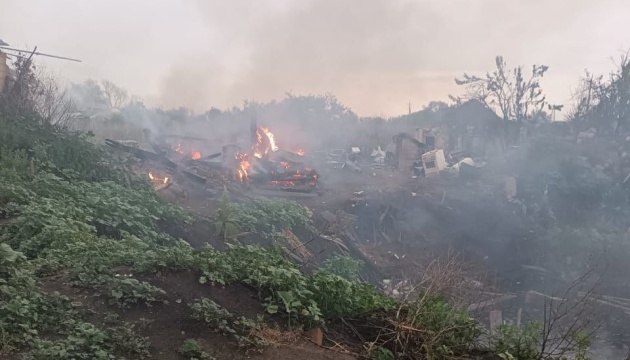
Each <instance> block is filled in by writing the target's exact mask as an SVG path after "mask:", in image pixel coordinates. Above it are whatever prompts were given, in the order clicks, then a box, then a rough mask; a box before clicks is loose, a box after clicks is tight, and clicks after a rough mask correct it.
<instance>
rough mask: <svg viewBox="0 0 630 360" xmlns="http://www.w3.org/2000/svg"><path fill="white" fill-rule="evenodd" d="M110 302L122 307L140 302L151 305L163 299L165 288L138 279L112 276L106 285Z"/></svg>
mask: <svg viewBox="0 0 630 360" xmlns="http://www.w3.org/2000/svg"><path fill="white" fill-rule="evenodd" d="M106 291H107V295H108V297H109V304H110V305H116V306H118V307H120V308H129V307H131V306H133V305H137V304H139V303H144V304H146V305H151V304H152V303H154V302H156V301H159V300H161V299H162V298H163V297H164V295H165V294H166V293H165V292H164V290H162V289H160V288H157V287H155V286H153V285H151V284H149V283H146V282H144V281H138V280H136V279H131V278H127V279H119V278H115V277H114V278H111V279H110V280H109V282H108V283H107V285H106Z"/></svg>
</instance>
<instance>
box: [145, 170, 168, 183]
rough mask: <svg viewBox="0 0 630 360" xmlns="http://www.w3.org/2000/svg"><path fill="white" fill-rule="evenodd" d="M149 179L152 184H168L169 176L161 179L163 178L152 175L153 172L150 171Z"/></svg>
mask: <svg viewBox="0 0 630 360" xmlns="http://www.w3.org/2000/svg"><path fill="white" fill-rule="evenodd" d="M149 179H150V180H151V181H152V182H154V183H158V184H159V183H162V184H166V183H167V182H168V176H165V177H163V178H161V177H158V176H155V175H153V173H152V172H150V171H149Z"/></svg>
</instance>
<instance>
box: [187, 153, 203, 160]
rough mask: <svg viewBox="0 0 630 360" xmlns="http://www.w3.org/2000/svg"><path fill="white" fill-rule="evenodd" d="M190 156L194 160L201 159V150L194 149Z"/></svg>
mask: <svg viewBox="0 0 630 360" xmlns="http://www.w3.org/2000/svg"><path fill="white" fill-rule="evenodd" d="M190 157H191V158H192V159H193V160H198V159H201V153H200V152H199V151H193V152H192V154H191V155H190Z"/></svg>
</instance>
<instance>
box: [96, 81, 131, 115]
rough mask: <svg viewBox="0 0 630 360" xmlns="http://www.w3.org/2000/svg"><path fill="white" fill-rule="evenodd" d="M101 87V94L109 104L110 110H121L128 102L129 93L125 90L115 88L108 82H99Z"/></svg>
mask: <svg viewBox="0 0 630 360" xmlns="http://www.w3.org/2000/svg"><path fill="white" fill-rule="evenodd" d="M101 85H102V86H103V93H104V94H105V98H106V99H107V101H108V103H109V107H110V109H117V110H120V109H122V108H123V107H124V106H125V104H126V103H127V101H128V100H129V93H128V92H127V90H125V89H123V88H121V87H119V86H117V85H116V84H114V83H113V82H111V81H109V80H103V81H101Z"/></svg>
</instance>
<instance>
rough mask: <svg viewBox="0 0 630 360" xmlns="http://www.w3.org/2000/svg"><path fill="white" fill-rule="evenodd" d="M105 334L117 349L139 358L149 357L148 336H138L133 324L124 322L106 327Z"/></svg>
mask: <svg viewBox="0 0 630 360" xmlns="http://www.w3.org/2000/svg"><path fill="white" fill-rule="evenodd" d="M107 334H108V335H109V338H110V340H111V342H112V343H113V344H114V346H115V348H116V350H117V351H119V352H122V353H124V354H128V355H133V356H136V357H138V358H140V359H144V358H146V357H149V356H150V354H149V338H148V337H141V336H139V335H138V334H137V333H136V331H135V328H134V325H133V324H129V323H125V324H123V325H122V326H116V327H113V328H109V329H107Z"/></svg>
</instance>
